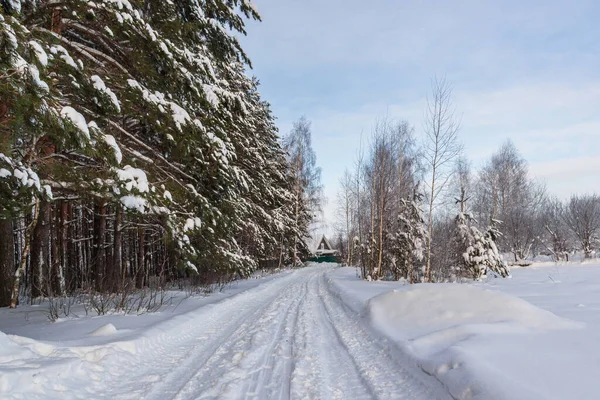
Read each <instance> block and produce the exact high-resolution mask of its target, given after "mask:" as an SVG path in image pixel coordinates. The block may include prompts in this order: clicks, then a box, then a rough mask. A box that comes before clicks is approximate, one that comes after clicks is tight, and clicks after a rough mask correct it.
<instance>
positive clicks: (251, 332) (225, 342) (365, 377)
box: [40, 266, 449, 400]
mask: <svg viewBox="0 0 600 400" xmlns="http://www.w3.org/2000/svg"><path fill="white" fill-rule="evenodd" d="M330 270H331V267H327V266H315V267H308V268H303V269H300V270H297V271H294V272H293V273H291V274H289V275H286V276H283V277H281V278H279V279H274V280H272V281H270V282H268V283H265V284H264V285H260V286H257V287H255V288H252V289H250V290H247V291H245V292H241V293H239V294H237V295H235V296H232V297H230V298H227V299H225V300H223V301H221V302H218V303H214V304H212V305H209V306H205V307H202V308H199V309H197V310H196V311H192V312H190V313H188V314H185V315H182V316H181V318H179V317H176V318H175V319H173V320H171V321H169V322H168V323H166V324H164V325H162V326H160V325H159V326H157V327H155V328H153V329H151V330H150V331H148V332H147V333H146V334H144V335H143V337H142V338H139V339H136V340H135V343H133V344H132V343H129V342H123V343H118V342H117V343H112V344H110V345H109V346H105V347H100V348H91V349H89V351H88V350H86V349H83V348H82V349H80V351H81V352H83V353H85V354H83V353H82V355H79V356H80V357H83V359H82V358H79V359H76V360H75V362H74V363H73V362H67V366H68V368H66V369H65V371H64V374H63V376H62V378H61V379H58V380H57V382H56V384H57V385H58V384H61V383H65V384H66V386H67V387H68V388H69V389H68V390H60V391H59V389H56V392H55V393H54V394H55V395H56V396H55V397H52V396H48V398H57V399H58V398H60V399H64V398H80V399H95V398H112V399H114V400H127V399H148V400H167V399H177V400H188V399H194V400H195V399H248V400H262V399H282V400H284V399H332V400H334V399H336V400H337V399H340V400H342V399H344V400H345V399H357V400H361V399H372V398H374V399H423V400H431V399H436V398H439V399H447V398H449V396H447V395H445V394H446V393H445V391H443V389H442V390H440V385H439V382H437V381H434V380H432V379H429V378H430V377H428V376H425V375H424V374H423V373H422V371H419V370H418V368H415V367H414V366H413V365H412V364H411V363H410V362H409V361H407V360H405V359H404V358H403V357H402V353H401V351H400V350H399V349H398V348H397V347H395V345H393V344H392V343H389V344H388V343H387V341H386V340H385V339H383V338H381V337H380V336H379V335H377V334H375V332H373V331H372V330H371V329H370V328H369V326H368V325H367V324H365V321H363V320H362V318H361V317H360V315H359V314H357V313H356V312H355V311H352V310H351V309H349V308H348V307H347V306H346V305H345V304H344V303H343V301H342V300H341V299H340V298H339V297H337V296H336V295H335V293H334V292H333V291H332V289H331V287H330V285H329V284H328V282H327V277H326V273H327V272H328V271H330ZM84 356H85V357H84ZM69 357H72V356H69ZM66 361H70V360H66V359H65V362H66ZM86 375H87V379H86V384H85V385H81V384H79V385H75V384H74V383H75V382H74V380H79V381H80V382H81V380H82V379H85V376H86ZM428 379H429V380H428ZM72 383H73V385H72ZM67 387H65V389H67ZM46 394H47V393H46ZM40 398H41V397H40Z"/></svg>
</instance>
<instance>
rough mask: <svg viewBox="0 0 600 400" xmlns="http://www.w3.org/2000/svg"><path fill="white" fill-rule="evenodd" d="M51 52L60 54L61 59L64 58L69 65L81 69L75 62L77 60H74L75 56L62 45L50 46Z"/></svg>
mask: <svg viewBox="0 0 600 400" xmlns="http://www.w3.org/2000/svg"><path fill="white" fill-rule="evenodd" d="M50 53H52V54H60V58H61V60H63V61H64V62H65V63H66V64H67V65H69V66H71V67H73V68H75V69H79V66H78V65H77V64H75V60H73V57H71V55H70V54H69V52H68V51H67V49H65V48H64V47H62V46H61V45H54V46H52V47H51V48H50Z"/></svg>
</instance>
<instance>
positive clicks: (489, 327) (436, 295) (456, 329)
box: [366, 284, 580, 355]
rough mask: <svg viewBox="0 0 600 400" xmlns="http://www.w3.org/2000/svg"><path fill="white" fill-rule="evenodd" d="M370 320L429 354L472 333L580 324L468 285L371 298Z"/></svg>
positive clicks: (416, 288) (421, 287)
mask: <svg viewBox="0 0 600 400" xmlns="http://www.w3.org/2000/svg"><path fill="white" fill-rule="evenodd" d="M366 311H367V315H368V316H369V319H370V321H371V322H372V324H373V325H374V326H375V327H377V328H378V329H379V330H381V331H382V332H384V333H385V334H386V335H387V336H389V337H392V338H394V339H396V340H409V341H410V342H411V347H412V348H413V350H414V351H416V352H417V353H418V354H419V355H429V354H432V353H435V352H437V351H439V350H440V349H444V348H447V347H448V346H450V345H452V344H455V343H458V342H460V341H462V340H465V339H467V338H469V337H471V336H473V335H478V334H484V335H490V334H504V333H527V332H544V331H549V330H556V329H572V328H577V327H579V326H580V325H579V324H577V323H575V322H573V321H569V320H566V319H564V318H560V317H557V316H556V315H554V314H552V313H551V312H549V311H546V310H542V309H541V308H538V307H535V306H534V305H532V304H530V303H528V302H526V301H524V300H522V299H519V298H517V297H514V296H510V295H507V294H504V293H501V292H497V291H492V290H486V289H481V288H479V287H474V286H470V285H459V284H439V285H414V286H412V287H410V289H409V290H393V291H391V292H387V293H384V294H381V295H379V296H376V297H374V298H372V299H370V300H369V301H368V303H367V307H366Z"/></svg>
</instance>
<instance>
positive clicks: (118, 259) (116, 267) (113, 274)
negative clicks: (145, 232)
mask: <svg viewBox="0 0 600 400" xmlns="http://www.w3.org/2000/svg"><path fill="white" fill-rule="evenodd" d="M122 225H123V209H122V208H121V206H120V205H117V209H116V212H115V231H114V235H113V237H114V246H113V262H112V271H110V274H109V272H108V271H107V273H106V275H108V276H109V280H110V283H111V286H110V287H111V288H112V290H115V289H116V288H117V287H118V286H117V285H118V281H119V275H121V276H122V271H121V270H122V265H123V243H122V236H123V233H122V231H121V226H122Z"/></svg>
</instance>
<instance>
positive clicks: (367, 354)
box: [317, 274, 451, 400]
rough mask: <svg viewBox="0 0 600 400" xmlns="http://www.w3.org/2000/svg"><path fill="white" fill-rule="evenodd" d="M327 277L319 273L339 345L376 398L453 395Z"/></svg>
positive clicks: (325, 307) (324, 302)
mask: <svg viewBox="0 0 600 400" xmlns="http://www.w3.org/2000/svg"><path fill="white" fill-rule="evenodd" d="M326 280H327V278H326V276H325V274H322V275H321V276H319V285H318V295H317V297H318V298H319V299H320V301H321V304H322V306H323V311H324V313H325V314H326V315H327V317H328V319H329V321H330V322H331V326H332V327H333V329H334V330H335V332H336V336H337V339H338V344H339V347H340V348H344V349H345V351H346V352H347V354H348V355H349V356H350V358H351V360H352V363H353V365H354V367H355V368H356V369H357V370H358V371H359V374H360V376H361V380H362V381H363V382H364V384H365V386H366V387H367V388H368V390H369V393H370V395H371V397H372V398H377V399H407V400H408V399H440V400H441V399H451V397H450V395H449V394H448V393H447V391H446V390H445V389H444V388H443V387H442V386H441V385H440V383H439V381H437V380H434V379H431V377H429V376H425V374H423V373H422V370H421V369H420V368H418V367H416V366H414V365H412V362H411V361H410V360H409V359H407V358H406V357H404V356H403V354H402V352H401V350H400V349H399V348H397V347H396V346H395V345H394V344H393V343H390V342H389V341H388V339H386V338H383V337H381V336H380V335H378V334H375V333H374V332H373V330H372V329H371V328H370V327H368V326H365V322H364V321H363V320H362V318H361V316H360V315H359V314H357V313H355V312H354V311H352V310H350V309H349V308H348V307H347V306H345V305H344V304H343V301H342V300H341V299H340V298H339V297H337V296H336V295H335V294H333V293H332V292H331V289H330V286H329V284H328V283H327V281H326Z"/></svg>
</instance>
